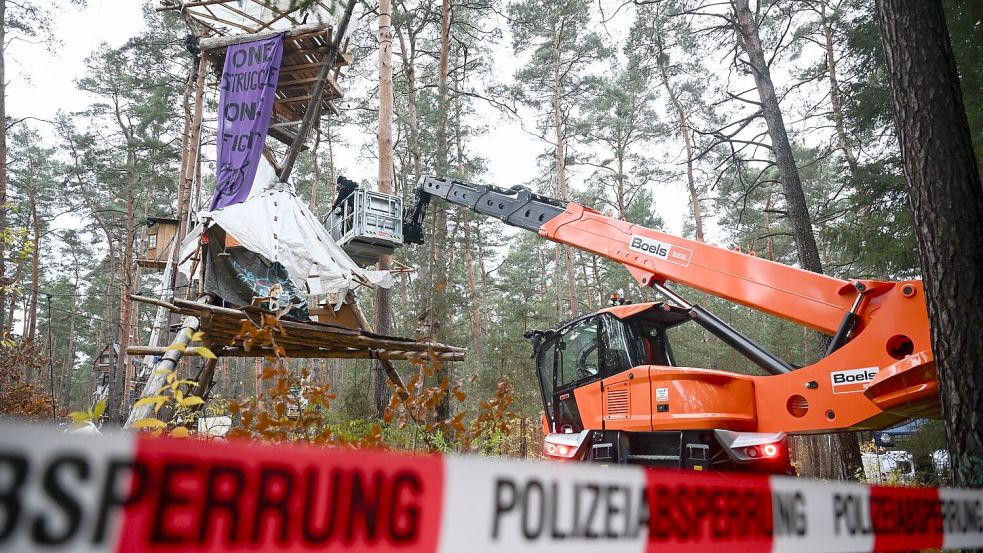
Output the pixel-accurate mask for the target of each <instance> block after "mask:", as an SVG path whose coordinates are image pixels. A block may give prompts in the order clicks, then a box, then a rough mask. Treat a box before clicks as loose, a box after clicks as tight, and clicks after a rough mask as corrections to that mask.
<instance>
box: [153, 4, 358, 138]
mask: <svg viewBox="0 0 983 553" xmlns="http://www.w3.org/2000/svg"><path fill="white" fill-rule="evenodd" d="M299 4H301V3H299V2H297V1H296V0H197V1H193V0H192V1H188V0H185V1H181V0H162V2H161V7H159V8H157V9H158V10H160V11H169V10H172V11H180V12H181V13H182V15H183V16H184V17H185V20H186V21H187V23H188V27H189V28H190V29H191V31H192V34H193V35H194V36H195V37H197V39H198V40H197V48H198V49H200V51H201V54H202V57H203V58H204V60H205V61H206V62H208V63H210V64H211V66H212V67H213V68H216V70H217V71H218V72H219V73H221V68H222V66H223V65H224V64H225V55H226V51H227V49H228V47H229V46H230V45H232V44H237V43H241V42H246V41H251V40H258V39H261V38H267V37H270V36H272V35H275V34H278V33H284V37H283V61H282V63H281V65H280V79H279V82H278V83H277V91H276V99H275V100H274V102H273V119H272V121H271V122H270V128H269V131H268V134H269V136H270V137H271V138H274V139H276V140H278V141H279V142H282V143H283V144H286V145H287V146H292V145H295V146H297V148H298V149H300V150H306V149H307V146H306V145H305V144H304V143H303V141H299V142H297V136H298V134H299V133H300V131H301V126H302V125H301V123H302V121H303V120H304V115H305V114H306V113H307V112H308V111H309V110H314V113H313V114H312V115H313V117H314V118H315V119H317V118H319V117H320V115H321V114H323V113H333V114H338V113H339V111H338V108H337V107H336V106H335V105H334V102H335V101H336V100H338V99H340V98H341V97H342V96H343V95H344V92H343V91H342V89H341V86H340V85H339V84H338V78H339V76H340V74H341V69H342V68H343V67H345V66H347V65H349V64H351V61H352V55H351V54H350V53H348V52H347V49H348V40H347V37H346V36H344V33H345V30H346V29H347V25H345V27H344V28H343V29H342V31H341V32H342V37H341V39H342V40H341V41H340V48H339V50H338V54H337V56H335V59H333V60H328V59H327V57H328V52H329V50H330V46H331V43H332V41H333V40H334V39H335V30H336V29H337V28H341V24H340V22H339V18H340V16H341V13H342V12H343V11H344V9H343V6H342V5H341V3H340V2H336V1H330V0H316V1H313V2H310V3H307V4H309V5H306V6H305V7H303V8H301V7H298V5H299ZM329 61H330V63H331V70H330V71H329V73H328V74H327V75H325V76H324V77H325V79H324V84H323V88H322V91H321V93H320V94H319V95H318V97H317V98H315V87H316V85H317V84H318V81H319V80H320V77H321V69H322V67H323V66H324V65H325V64H326V63H329ZM308 132H309V130H308ZM303 138H307V136H306V135H305V136H304V137H303Z"/></svg>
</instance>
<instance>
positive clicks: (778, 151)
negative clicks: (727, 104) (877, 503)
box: [734, 0, 862, 474]
mask: <svg viewBox="0 0 983 553" xmlns="http://www.w3.org/2000/svg"><path fill="white" fill-rule="evenodd" d="M734 10H735V13H736V16H737V42H738V44H739V45H740V47H741V48H742V49H743V50H744V52H745V53H746V54H747V56H748V61H747V62H746V63H748V64H749V65H750V69H751V73H752V75H753V76H754V83H755V86H756V87H757V89H758V97H759V99H760V100H761V111H762V114H763V116H764V119H765V122H766V123H767V126H768V136H769V137H770V138H771V148H772V153H773V154H774V156H775V164H776V166H777V167H778V173H779V177H778V178H779V181H781V184H782V191H783V192H784V195H785V209H786V213H787V215H788V218H789V221H790V222H791V224H792V235H793V237H794V239H795V246H796V250H797V252H798V257H799V263H800V265H801V266H802V268H803V269H806V270H807V271H812V272H814V273H822V272H823V265H822V261H821V260H820V258H819V247H818V246H817V245H816V236H815V234H814V233H813V230H812V221H811V220H810V217H809V209H808V207H807V206H806V198H805V193H804V192H803V190H802V181H801V180H800V178H799V170H798V167H796V165H795V156H794V155H793V153H792V145H791V143H790V142H789V139H788V133H787V132H786V131H785V120H784V118H783V116H782V109H781V106H780V105H779V103H778V96H777V94H776V93H775V85H774V82H773V81H772V79H771V69H770V67H769V66H768V62H767V61H766V60H765V53H764V49H763V47H762V46H761V39H760V37H759V35H758V24H757V21H756V20H755V16H754V13H752V12H751V9H750V8H749V7H748V0H734ZM816 340H817V343H818V344H819V351H826V345H827V344H828V343H829V337H828V336H826V335H824V334H818V333H817V335H816ZM835 440H836V441H837V444H838V448H839V453H840V456H839V458H838V462H840V463H843V469H842V473H843V474H854V473H856V472H857V471H858V470H859V469H860V468H861V466H862V465H861V463H862V461H861V457H860V446H859V444H858V443H857V439H856V436H854V435H853V434H837V435H836V437H835Z"/></svg>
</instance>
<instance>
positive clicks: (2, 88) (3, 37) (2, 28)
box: [0, 0, 10, 328]
mask: <svg viewBox="0 0 983 553" xmlns="http://www.w3.org/2000/svg"><path fill="white" fill-rule="evenodd" d="M6 30H7V0H0V121H4V125H3V128H0V237H3V236H4V235H6V233H7V207H6V206H7V125H6V121H7V77H6V57H7V32H6ZM3 243H4V240H0V328H6V327H7V326H8V325H9V324H10V321H9V320H8V321H4V320H3V316H4V312H3V311H4V310H3V306H5V305H6V304H7V289H8V287H9V286H10V283H9V282H8V281H7V264H6V262H5V261H4V259H5V258H6V255H7V252H6V251H5V248H4V247H3ZM5 323H6V324H5Z"/></svg>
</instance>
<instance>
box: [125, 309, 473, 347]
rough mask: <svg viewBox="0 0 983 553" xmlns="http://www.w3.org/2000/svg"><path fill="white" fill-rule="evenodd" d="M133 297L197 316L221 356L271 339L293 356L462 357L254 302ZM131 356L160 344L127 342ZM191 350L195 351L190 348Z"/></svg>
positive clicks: (428, 344) (209, 342) (208, 342)
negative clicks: (266, 335) (262, 332)
mask: <svg viewBox="0 0 983 553" xmlns="http://www.w3.org/2000/svg"><path fill="white" fill-rule="evenodd" d="M133 300H134V301H138V302H142V303H147V304H152V305H157V306H161V307H165V308H166V309H169V310H170V311H171V312H173V313H177V314H179V315H182V316H186V317H187V316H193V317H197V319H198V320H199V321H200V327H199V330H200V331H202V332H204V333H205V338H204V344H205V345H206V346H207V347H208V348H209V349H211V350H212V352H213V353H214V354H215V355H217V356H219V357H223V356H225V357H264V356H268V355H275V352H274V348H273V346H272V345H270V344H264V342H271V343H272V344H275V345H277V346H282V348H283V351H281V352H280V354H281V355H283V354H284V353H285V354H286V356H287V357H291V358H336V359H382V360H387V361H399V360H404V361H413V360H420V361H428V360H439V361H462V360H463V359H464V355H465V353H466V350H464V349H462V348H456V347H452V346H448V345H444V344H440V343H437V342H429V341H415V340H411V339H409V338H399V337H395V336H386V335H383V334H376V333H374V332H369V331H366V330H362V329H359V328H349V327H346V326H341V325H336V324H327V323H321V322H315V321H306V322H305V321H296V320H289V319H284V318H279V315H278V313H277V312H275V311H271V310H268V309H264V308H262V307H258V306H245V307H243V308H241V309H231V308H228V307H219V306H215V305H208V304H205V303H200V302H194V301H186V300H179V299H175V300H173V301H172V302H171V303H167V302H162V301H160V300H157V299H154V298H147V297H143V296H133ZM264 328H265V329H271V335H270V338H271V339H266V340H264V339H263V338H262V337H257V330H258V329H264ZM126 351H127V353H128V354H129V355H131V356H138V355H155V356H162V355H164V353H166V351H167V349H166V348H163V347H147V346H130V347H129V348H127V350H126ZM189 353H193V352H191V351H189Z"/></svg>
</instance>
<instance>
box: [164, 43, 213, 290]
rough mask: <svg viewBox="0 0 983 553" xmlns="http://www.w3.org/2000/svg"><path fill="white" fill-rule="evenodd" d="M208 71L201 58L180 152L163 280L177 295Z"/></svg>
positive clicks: (196, 165)
mask: <svg viewBox="0 0 983 553" xmlns="http://www.w3.org/2000/svg"><path fill="white" fill-rule="evenodd" d="M207 71H208V60H207V59H206V58H205V56H202V57H201V59H200V60H199V61H198V69H197V72H196V74H195V112H194V116H193V118H192V122H191V129H190V132H191V134H190V135H189V136H188V148H187V150H185V151H183V152H181V155H182V160H181V165H182V168H183V170H182V173H181V176H180V179H179V181H178V200H177V219H178V229H177V236H176V237H175V238H174V240H175V246H176V247H175V248H174V251H173V252H172V258H173V260H174V267H173V270H172V271H171V274H169V275H165V276H164V278H168V279H170V287H171V290H172V291H174V293H175V294H176V293H177V275H178V265H180V259H178V257H179V256H180V253H181V242H183V241H184V237H185V236H187V234H188V218H189V214H190V212H191V206H190V204H191V185H192V183H193V181H194V174H195V172H196V171H197V170H198V149H199V147H200V145H201V119H202V111H203V109H204V106H203V104H204V100H205V73H206V72H207Z"/></svg>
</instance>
